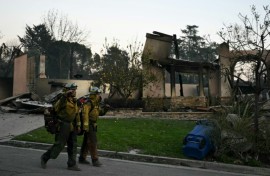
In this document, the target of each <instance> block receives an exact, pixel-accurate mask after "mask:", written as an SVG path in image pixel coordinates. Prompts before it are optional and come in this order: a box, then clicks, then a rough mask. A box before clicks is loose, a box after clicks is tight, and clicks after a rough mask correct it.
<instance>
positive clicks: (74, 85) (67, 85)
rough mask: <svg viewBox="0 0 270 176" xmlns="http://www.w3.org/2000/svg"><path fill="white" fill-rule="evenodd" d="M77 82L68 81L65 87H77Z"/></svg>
mask: <svg viewBox="0 0 270 176" xmlns="http://www.w3.org/2000/svg"><path fill="white" fill-rule="evenodd" d="M77 87H78V86H77V84H76V83H67V84H66V85H65V89H68V90H70V89H77Z"/></svg>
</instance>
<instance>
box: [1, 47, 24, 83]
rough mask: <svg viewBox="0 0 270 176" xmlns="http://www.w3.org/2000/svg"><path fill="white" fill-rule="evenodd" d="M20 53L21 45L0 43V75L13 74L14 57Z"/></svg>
mask: <svg viewBox="0 0 270 176" xmlns="http://www.w3.org/2000/svg"><path fill="white" fill-rule="evenodd" d="M21 54H22V52H21V46H20V45H14V46H9V45H7V44H5V43H2V44H1V46H0V77H4V78H5V77H12V76H13V65H14V64H13V63H14V59H15V58H16V57H18V56H20V55H21Z"/></svg>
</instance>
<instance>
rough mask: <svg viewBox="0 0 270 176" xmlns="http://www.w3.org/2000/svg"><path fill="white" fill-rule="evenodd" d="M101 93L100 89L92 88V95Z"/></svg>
mask: <svg viewBox="0 0 270 176" xmlns="http://www.w3.org/2000/svg"><path fill="white" fill-rule="evenodd" d="M97 93H101V90H100V89H99V88H98V87H91V89H90V94H97Z"/></svg>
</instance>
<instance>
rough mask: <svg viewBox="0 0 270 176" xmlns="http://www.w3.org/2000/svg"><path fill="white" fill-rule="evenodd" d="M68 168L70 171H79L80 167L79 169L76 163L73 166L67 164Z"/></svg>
mask: <svg viewBox="0 0 270 176" xmlns="http://www.w3.org/2000/svg"><path fill="white" fill-rule="evenodd" d="M68 170H72V171H81V169H80V168H78V166H77V165H74V166H69V167H68Z"/></svg>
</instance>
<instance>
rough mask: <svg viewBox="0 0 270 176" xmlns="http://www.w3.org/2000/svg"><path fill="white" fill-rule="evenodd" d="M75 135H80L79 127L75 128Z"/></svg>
mask: <svg viewBox="0 0 270 176" xmlns="http://www.w3.org/2000/svg"><path fill="white" fill-rule="evenodd" d="M75 132H76V133H77V134H80V133H81V128H80V127H79V126H77V127H76V131H75Z"/></svg>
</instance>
